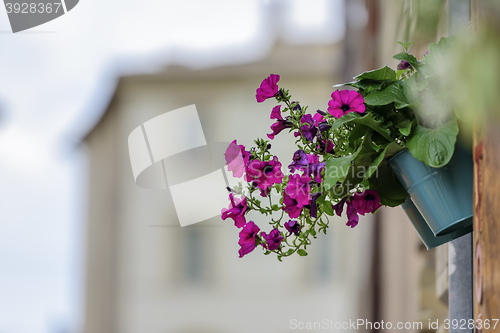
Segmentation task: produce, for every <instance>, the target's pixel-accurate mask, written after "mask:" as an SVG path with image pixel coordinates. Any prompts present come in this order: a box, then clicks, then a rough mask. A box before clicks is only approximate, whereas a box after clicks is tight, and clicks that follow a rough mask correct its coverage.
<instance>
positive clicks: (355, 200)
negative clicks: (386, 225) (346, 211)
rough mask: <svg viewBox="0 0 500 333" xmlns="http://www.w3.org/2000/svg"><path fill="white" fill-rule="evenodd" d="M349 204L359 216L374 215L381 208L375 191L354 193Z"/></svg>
mask: <svg viewBox="0 0 500 333" xmlns="http://www.w3.org/2000/svg"><path fill="white" fill-rule="evenodd" d="M351 202H352V205H353V207H354V208H355V209H356V211H357V212H358V213H359V214H361V215H365V214H366V213H374V212H375V211H376V210H377V209H379V208H380V207H381V206H382V205H381V204H380V197H379V196H378V193H377V191H374V190H365V191H364V192H357V193H355V194H354V195H353V196H352V198H351Z"/></svg>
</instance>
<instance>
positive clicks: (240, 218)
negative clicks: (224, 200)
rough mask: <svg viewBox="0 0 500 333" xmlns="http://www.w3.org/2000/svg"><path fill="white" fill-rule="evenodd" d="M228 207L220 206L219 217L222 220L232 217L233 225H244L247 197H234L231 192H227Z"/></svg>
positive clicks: (239, 226)
mask: <svg viewBox="0 0 500 333" xmlns="http://www.w3.org/2000/svg"><path fill="white" fill-rule="evenodd" d="M229 200H230V201H231V202H230V204H229V208H222V211H221V217H222V219H223V220H225V219H227V218H228V217H229V218H232V219H233V220H234V225H235V226H236V227H238V228H241V227H243V226H244V225H245V223H246V219H245V212H246V211H247V208H248V206H247V198H246V197H241V198H235V197H234V194H233V193H229Z"/></svg>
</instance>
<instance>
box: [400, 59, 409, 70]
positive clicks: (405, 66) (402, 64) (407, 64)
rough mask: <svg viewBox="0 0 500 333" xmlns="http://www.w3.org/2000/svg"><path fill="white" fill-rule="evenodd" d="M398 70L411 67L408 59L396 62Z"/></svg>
mask: <svg viewBox="0 0 500 333" xmlns="http://www.w3.org/2000/svg"><path fill="white" fill-rule="evenodd" d="M397 68H398V70H403V69H410V68H412V67H411V65H410V63H409V62H408V61H404V60H401V61H400V62H399V64H398V67H397Z"/></svg>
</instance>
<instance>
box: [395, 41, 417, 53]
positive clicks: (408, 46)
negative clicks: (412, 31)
mask: <svg viewBox="0 0 500 333" xmlns="http://www.w3.org/2000/svg"><path fill="white" fill-rule="evenodd" d="M397 43H398V44H399V45H401V46H402V47H403V48H404V49H405V51H408V49H409V48H410V46H412V45H413V44H415V42H397Z"/></svg>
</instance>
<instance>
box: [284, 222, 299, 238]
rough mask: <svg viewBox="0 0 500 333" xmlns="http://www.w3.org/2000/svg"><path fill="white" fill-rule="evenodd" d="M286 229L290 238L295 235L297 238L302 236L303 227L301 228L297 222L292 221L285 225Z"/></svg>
mask: <svg viewBox="0 0 500 333" xmlns="http://www.w3.org/2000/svg"><path fill="white" fill-rule="evenodd" d="M285 228H286V230H288V232H289V234H288V236H290V235H291V234H295V236H298V235H300V229H301V228H302V227H301V226H300V224H299V222H297V221H296V220H290V221H288V222H286V223H285ZM288 236H287V237H288Z"/></svg>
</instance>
